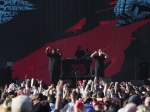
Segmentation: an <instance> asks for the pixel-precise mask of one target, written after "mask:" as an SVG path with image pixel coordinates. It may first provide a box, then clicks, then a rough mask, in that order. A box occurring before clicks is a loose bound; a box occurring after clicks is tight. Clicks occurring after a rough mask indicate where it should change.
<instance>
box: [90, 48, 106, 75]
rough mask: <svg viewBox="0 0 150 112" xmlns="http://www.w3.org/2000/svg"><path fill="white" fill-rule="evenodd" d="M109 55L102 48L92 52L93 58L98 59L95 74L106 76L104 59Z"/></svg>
mask: <svg viewBox="0 0 150 112" xmlns="http://www.w3.org/2000/svg"><path fill="white" fill-rule="evenodd" d="M107 57H108V55H107V54H106V53H104V52H103V51H102V50H101V49H99V50H98V51H95V52H94V53H93V54H91V58H94V59H95V60H96V63H95V76H98V77H104V59H105V58H107Z"/></svg>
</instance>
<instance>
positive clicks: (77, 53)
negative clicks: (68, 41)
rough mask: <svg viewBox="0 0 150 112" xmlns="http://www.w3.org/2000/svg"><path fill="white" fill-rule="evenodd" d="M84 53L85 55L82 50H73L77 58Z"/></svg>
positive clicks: (81, 56)
mask: <svg viewBox="0 0 150 112" xmlns="http://www.w3.org/2000/svg"><path fill="white" fill-rule="evenodd" d="M84 55H85V52H84V50H80V51H76V52H75V56H76V57H77V58H83V57H84Z"/></svg>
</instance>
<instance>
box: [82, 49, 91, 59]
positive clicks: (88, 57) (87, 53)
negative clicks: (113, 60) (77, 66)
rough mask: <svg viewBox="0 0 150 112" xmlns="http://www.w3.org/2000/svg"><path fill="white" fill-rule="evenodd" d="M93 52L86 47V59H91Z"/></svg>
mask: <svg viewBox="0 0 150 112" xmlns="http://www.w3.org/2000/svg"><path fill="white" fill-rule="evenodd" d="M90 56H91V52H89V49H86V52H85V55H84V59H88V60H89V59H91V57H90Z"/></svg>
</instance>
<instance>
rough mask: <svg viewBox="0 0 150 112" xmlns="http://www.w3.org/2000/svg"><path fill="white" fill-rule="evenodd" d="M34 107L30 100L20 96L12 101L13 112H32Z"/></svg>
mask: <svg viewBox="0 0 150 112" xmlns="http://www.w3.org/2000/svg"><path fill="white" fill-rule="evenodd" d="M31 111H32V105H31V101H30V98H29V97H28V96H25V95H20V96H17V97H15V98H13V99H12V104H11V112H31Z"/></svg>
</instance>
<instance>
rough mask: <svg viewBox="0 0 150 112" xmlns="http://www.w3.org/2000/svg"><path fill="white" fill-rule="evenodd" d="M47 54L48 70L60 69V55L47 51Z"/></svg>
mask: <svg viewBox="0 0 150 112" xmlns="http://www.w3.org/2000/svg"><path fill="white" fill-rule="evenodd" d="M47 56H48V57H49V67H48V70H52V69H60V66H61V62H60V59H61V56H62V55H60V54H50V53H48V54H47Z"/></svg>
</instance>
